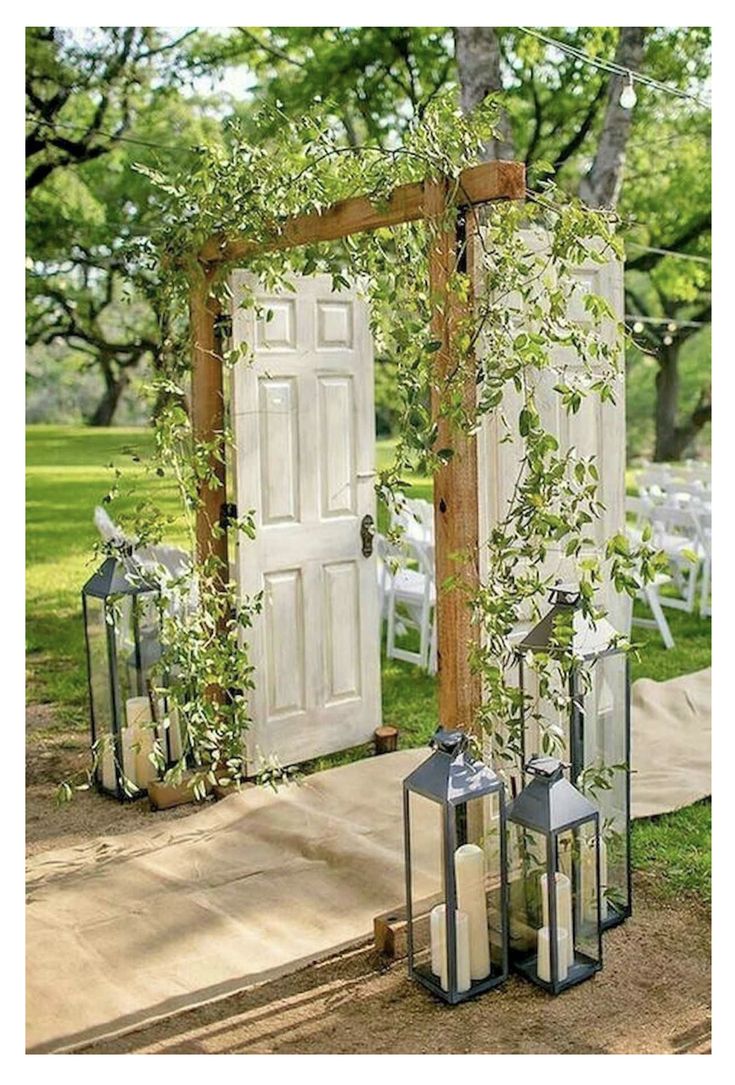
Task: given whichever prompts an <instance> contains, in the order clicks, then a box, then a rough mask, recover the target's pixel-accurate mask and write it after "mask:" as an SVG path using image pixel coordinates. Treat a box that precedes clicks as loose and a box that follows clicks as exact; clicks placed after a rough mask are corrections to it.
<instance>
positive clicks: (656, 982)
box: [83, 879, 710, 1054]
mask: <svg viewBox="0 0 735 1085" xmlns="http://www.w3.org/2000/svg"><path fill="white" fill-rule="evenodd" d="M636 888H637V899H636V914H635V916H634V918H633V919H632V920H630V921H629V922H628V923H627V924H626V925H625V926H623V927H620V928H618V929H617V930H614V931H611V932H609V933H608V934H607V935H606V937H605V967H604V969H603V971H602V972H601V973H598V975H597V976H595V977H594V979H592V980H590V981H588V982H587V983H584V984H580V986H579V987H576V988H573V989H572V990H570V991H567V992H566V993H565V994H563V995H561V996H559V997H558V998H551V997H549V996H547V995H545V994H544V993H543V992H541V991H539V990H538V989H536V988H534V987H532V986H531V985H529V984H527V983H524V982H522V981H521V980H519V979H517V978H515V977H512V978H511V979H510V980H509V982H508V983H507V984H506V985H505V986H504V987H503V988H501V989H499V990H497V991H495V992H492V993H490V994H488V995H485V996H484V997H481V998H479V999H476V1000H474V1001H472V1002H468V1003H465V1004H463V1005H460V1006H457V1007H455V1008H453V1009H452V1008H449V1007H446V1006H444V1005H442V1004H439V1003H438V1002H436V1001H435V1000H434V999H433V998H432V997H431V996H430V995H429V994H427V993H426V992H425V991H424V990H423V989H421V988H419V987H418V986H417V985H415V984H413V983H410V982H409V981H408V978H407V976H406V970H405V962H403V961H401V962H398V963H396V964H393V965H391V966H389V967H386V966H385V964H383V963H382V961H381V959H380V958H379V957H378V956H377V955H376V954H375V953H374V951H373V950H372V948H371V947H363V948H361V949H359V950H355V951H353V952H352V953H349V954H346V955H344V956H341V957H336V958H332V959H331V960H328V961H325V962H323V963H321V964H319V965H314V966H311V967H309V968H306V969H303V970H302V971H301V972H297V973H294V974H293V975H291V976H286V977H284V978H282V979H280V980H277V981H275V982H273V983H268V984H263V985H262V986H260V987H257V988H253V989H251V990H249V991H245V992H242V993H240V994H237V995H232V996H230V997H229V998H225V999H222V1000H220V1001H218V1002H216V1003H212V1004H210V1005H208V1006H204V1007H201V1008H199V1009H196V1010H190V1011H187V1012H185V1013H181V1014H178V1015H177V1016H176V1017H172V1018H169V1019H167V1020H166V1021H162V1022H158V1023H156V1024H153V1025H151V1026H149V1027H148V1028H143V1029H140V1030H138V1031H136V1032H133V1033H129V1034H128V1035H126V1036H122V1037H119V1038H118V1039H115V1040H109V1041H106V1042H101V1043H97V1044H94V1045H91V1046H89V1047H87V1048H85V1049H83V1050H84V1053H86V1054H113V1053H123V1052H126V1053H138V1054H144V1053H149V1054H233V1053H241V1054H256V1053H260V1054H264V1053H279V1054H429V1053H431V1054H448V1053H457V1054H463V1053H488V1054H489V1053H498V1054H500V1053H505V1054H541V1053H547V1054H549V1053H550V1054H653V1053H659V1054H685V1053H693V1054H708V1053H709V1051H710V974H709V953H710V950H709V915H708V913H707V912H706V911H705V910H704V909H703V908H701V907H698V906H697V905H694V904H692V903H687V904H686V906H682V905H677V906H676V907H671V906H664V905H663V904H661V903H660V902H658V901H656V899H655V897H654V895H653V893H652V892H651V890H650V889H649V888H647V887H646V885H645V882H643V880H642V879H638V881H637V886H636Z"/></svg>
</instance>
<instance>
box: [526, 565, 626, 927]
mask: <svg viewBox="0 0 735 1085" xmlns="http://www.w3.org/2000/svg"><path fill="white" fill-rule="evenodd" d="M580 599H581V597H580V593H579V590H578V588H577V587H576V585H557V587H555V588H554V589H553V590H552V593H551V597H550V602H551V604H552V607H551V610H550V611H549V612H548V614H546V615H545V616H544V617H543V618H542V619H541V621H540V622H539V623H538V625H536V626H535V627H534V628H533V629H532V630H531V631H530V632H529V633H528V634H527V636H526V637H525V639H524V640H523V641H521V643H520V645H519V646H518V649H517V651H518V660H519V664H518V666H519V685H520V688H521V691H522V697H521V704H522V709H521V711H522V713H523V726H522V736H521V758H522V762H525V759H526V756H527V751H529V750H538V749H541V750H543V751H544V752H545V753H549V754H559V755H560V756H562V757H564V758H565V759H567V760H569V761H570V762H571V770H572V771H571V779H572V780H574V782H575V783H576V784H577V786H578V787H580V788H581V790H582V791H584V792H585V793H586V794H588V795H589V796H591V797H592V798H593V799H594V802H595V803H596V804H597V806H598V807H599V811H600V830H601V835H600V863H601V872H602V886H603V895H602V900H601V902H600V912H601V920H602V927H603V930H605V929H607V928H609V927H614V926H616V925H617V924H618V923H620V922H622V921H623V920H624V919H626V918H627V917H628V916H629V915H630V914H631V909H632V897H631V869H630V667H629V663H628V655H627V652H626V651H624V649H623V648H622V647H620V646H619V645H620V641H621V638H620V636H619V634H618V633H617V632H616V631H615V629H613V627H612V625H611V624H610V623H609V622H608V621H607V620H606V619H605V618H601V619H598V620H597V621H596V622H594V623H593V622H592V621H591V620H590V619H589V618H588V617H586V616H585V615H584V614H583V613H582V610H581V607H580ZM528 653H531V654H535V653H546V654H549V655H551V656H557V657H559V656H560V655H562V654H564V653H567V658H568V659H569V660H570V667H569V689H568V694H569V698H568V710H567V711H566V712H561V713H558V712H555V711H554V710H553V708H552V706H550V704H549V703H548V701H546V703H545V702H544V698H543V697H540V696H539V687H538V683H537V681H536V674H535V672H534V669H533V666H532V660H530V659H529V656H528ZM529 664H531V665H530V666H529ZM534 704H535V707H534ZM549 723H552V724H554V723H555V724H556V727H555V728H551V729H550V728H549Z"/></svg>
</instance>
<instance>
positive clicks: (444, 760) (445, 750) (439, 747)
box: [403, 728, 509, 1005]
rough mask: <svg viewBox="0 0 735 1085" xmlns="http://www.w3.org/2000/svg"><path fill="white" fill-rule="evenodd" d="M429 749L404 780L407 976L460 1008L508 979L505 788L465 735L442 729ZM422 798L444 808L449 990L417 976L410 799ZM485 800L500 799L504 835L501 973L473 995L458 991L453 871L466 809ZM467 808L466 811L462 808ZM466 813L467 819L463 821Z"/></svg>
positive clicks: (480, 983) (475, 986) (479, 984)
mask: <svg viewBox="0 0 735 1085" xmlns="http://www.w3.org/2000/svg"><path fill="white" fill-rule="evenodd" d="M430 745H431V746H432V747H433V749H434V753H432V754H431V756H430V757H429V758H427V760H426V761H424V762H423V763H422V764H421V765H419V766H418V768H416V769H414V771H413V772H412V773H410V775H409V776H407V777H406V778H405V779H404V781H403V832H404V848H405V864H406V929H407V940H408V974H409V977H410V978H411V979H415V980H417V981H418V982H419V983H421V984H422V985H423V986H424V987H426V988H427V990H429V991H431V992H432V994H434V995H436V996H437V997H438V998H441V999H442V1000H443V1001H445V1002H449V1003H450V1004H452V1005H455V1004H456V1003H458V1002H464V1001H465V1000H466V999H468V998H474V997H475V996H476V995H479V994H482V993H483V992H485V991H489V990H491V989H492V988H494V987H497V986H499V984H501V983H503V982H504V981H505V980H506V979H507V978H508V930H509V928H508V874H507V868H508V863H507V832H506V816H505V785H504V784H503V781H502V780H501V779H499V777H498V776H496V775H495V773H494V772H493V771H492V769H490V768H488V766H487V765H485V764H484V763H483V762H482V761H479V760H473V759H471V758H469V757H467V756H466V750H467V746H468V737H467V735H466V734H464V733H463V732H462V731H444V730H442V729H441V728H439V729H438V730H437V732H436V733H435V735H434V737H433V738H432V740H431V743H430ZM412 794H416V795H421V796H423V797H424V798H426V799H429V800H431V801H432V802H435V803H437V805H439V806H441V807H442V822H441V824H442V836H443V839H442V856H443V878H444V895H445V903H446V946H447V988H448V990H446V991H445V990H444V989H443V987H442V986H441V984H440V983H439V982H436V981H435V980H433V979H432V978H431V977H429V976H427V975H424V974H423V973H421V972H417V971H416V968H415V956H414V931H413V925H414V917H413V908H412V898H413V893H412V885H411V872H412V871H411V814H410V796H411V795H412ZM485 795H497V796H498V816H499V836H500V841H499V843H500V859H499V864H498V865H499V874H500V889H499V893H500V897H499V900H500V926H501V930H500V939H501V947H502V948H501V966H500V971H499V972H497V973H495V974H491V975H489V976H488V977H487V978H486V979H482V980H476V981H473V982H472V983H471V984H470V988H469V990H468V991H462V992H458V991H457V989H456V988H457V930H456V928H457V923H456V910H457V886H456V878H455V869H454V853H455V851H456V850H457V848H458V847H459V845H460V844H463V843H466V839H465V840H460V839H459V837H460V836H461V835H462V834H463V833H464V834H465V835H466V829H467V827H466V813H467V809H466V804H467V803H468V802H470V801H472V800H474V799H479V798H482V797H483V796H485ZM463 808H464V809H463ZM463 814H464V817H463Z"/></svg>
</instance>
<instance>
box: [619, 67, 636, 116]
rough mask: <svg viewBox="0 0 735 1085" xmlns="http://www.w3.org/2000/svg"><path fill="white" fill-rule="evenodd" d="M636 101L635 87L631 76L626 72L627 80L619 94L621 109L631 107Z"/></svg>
mask: <svg viewBox="0 0 735 1085" xmlns="http://www.w3.org/2000/svg"><path fill="white" fill-rule="evenodd" d="M637 101H638V99H637V98H636V93H635V87H634V86H633V76H632V74H631V73H630V72H628V82H627V83H626V84H625V86H624V87H623V91H622V94H621V95H620V105H621V107H622V108H623V109H632V108H633V106H634V105H635V104H636V102H637Z"/></svg>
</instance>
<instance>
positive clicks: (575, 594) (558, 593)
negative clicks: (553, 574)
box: [549, 581, 581, 607]
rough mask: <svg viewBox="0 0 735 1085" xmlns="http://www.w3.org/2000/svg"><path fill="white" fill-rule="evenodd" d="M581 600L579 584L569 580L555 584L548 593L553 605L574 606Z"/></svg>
mask: <svg viewBox="0 0 735 1085" xmlns="http://www.w3.org/2000/svg"><path fill="white" fill-rule="evenodd" d="M580 600H581V593H580V590H579V585H578V584H574V583H572V581H569V582H568V583H567V584H555V585H554V587H553V588H552V589H551V592H550V594H549V602H550V603H551V604H552V605H553V606H566V607H576V606H577V605H578V604H579V602H580Z"/></svg>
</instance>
